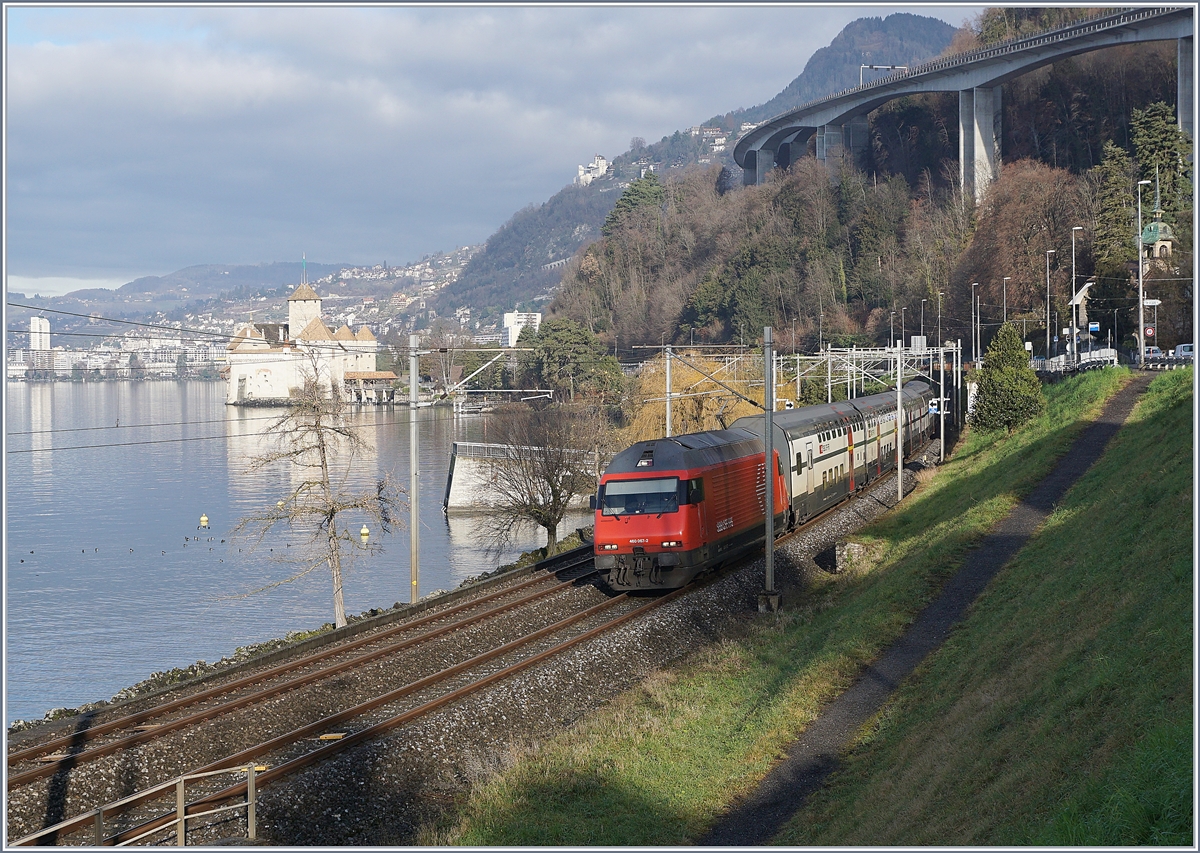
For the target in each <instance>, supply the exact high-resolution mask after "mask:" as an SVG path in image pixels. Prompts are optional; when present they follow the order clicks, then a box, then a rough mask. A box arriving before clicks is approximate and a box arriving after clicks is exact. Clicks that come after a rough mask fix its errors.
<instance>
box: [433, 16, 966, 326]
mask: <svg viewBox="0 0 1200 853" xmlns="http://www.w3.org/2000/svg"><path fill="white" fill-rule="evenodd" d="M953 34H954V28H953V27H951V26H950V25H948V24H946V23H945V22H944V21H940V20H938V19H936V18H928V17H923V16H919V15H910V14H904V13H900V14H895V15H890V16H888V17H887V18H886V19H881V18H862V19H859V20H857V21H854V22H853V23H851V24H849V25H848V26H847V27H846V28H845V29H844V30H843V31H842V32H841V33H840V34H839V35H838V36H837V37H836V38H835V39H834V41H833V42H832V43H831V44H830V45H829V46H828V47H824V48H821V49H820V50H818V51H817V52H816V53H815V54H814V55H813V56H812V57H811V58H810V59H809V61H808V63H807V64H806V65H805V67H804V70H803V72H802V73H801V74H800V75H799V76H798V77H796V78H795V79H794V80H792V82H791V83H789V84H788V85H787V87H786V88H785V89H784V90H783V91H782V92H780V93H779V94H778V95H776V96H775V97H774V98H772V99H771V100H770V101H768V102H767V103H766V104H762V105H760V106H758V107H752V108H750V109H737V110H734V111H732V112H730V113H727V114H725V115H724V116H714V117H713V118H711V119H709V120H708V121H707V122H702V123H703V124H706V125H710V126H719V127H724V128H725V129H726V130H729V131H736V130H737V129H738V128H740V126H741V123H742V122H756V121H761V120H762V119H764V118H767V117H770V116H773V115H777V114H778V113H781V112H785V111H786V110H788V109H791V108H792V107H795V106H798V105H799V104H801V103H803V102H805V101H808V100H812V99H813V98H819V97H823V96H825V95H828V94H832V93H833V92H836V91H839V90H841V89H845V88H847V87H849V86H855V85H857V84H858V77H859V65H860V64H862V63H868V64H869V63H875V64H915V63H917V62H921V61H925V60H928V59H932V58H933V57H935V56H937V55H939V54H940V53H941V52H942V51H943V50H944V49H945V48H946V47H947V45H949V43H950V40H951V37H952V36H953ZM784 73H786V70H785V71H784ZM732 150H733V144H732V139H730V141H729V143H728V145H727V147H726V151H725V152H723V153H719V154H712V155H711V159H712V160H713V162H716V163H721V164H724V165H730V164H732V162H733V161H732V157H731V152H732ZM939 152H940V149H939ZM705 154H706V149H705V146H704V144H703V142H702V141H701V140H700V139H699V138H697V137H693V136H691V135H690V134H689V133H688V132H687V130H686V129H681V130H680V131H677V132H676V133H674V134H672V135H670V136H665V137H663V138H662V139H661V140H660V141H658V142H653V143H650V144H646V143H645V141H644V140H640V139H635V140H632V144H631V147H630V150H629V151H626V152H624V153H622V154H620V155H618V156H616V157H610V158H609V159H610V162H611V163H612V170H611V173H610V176H609V177H608V178H606V179H605V178H602V179H599V180H597V181H594V182H593V183H592V184H591V185H590V186H587V187H581V186H576V185H569V186H567V187H565V188H564V189H562V190H561V191H559V192H558V193H557V194H555V195H554V196H553V197H552V198H550V199H549V200H548V201H546V202H545V203H544V204H541V205H531V206H530V207H527V208H525V209H524V210H521V211H519V212H518V213H516V214H515V215H514V216H513V217H512V219H510V220H509V221H508V222H507V223H505V224H504V226H503V227H501V228H500V230H499V231H497V232H496V233H495V234H493V235H492V236H491V237H490V238H488V241H487V243H486V245H485V247H484V250H483V251H482V252H480V253H479V254H478V255H476V256H475V258H473V259H472V261H471V262H470V264H468V265H467V267H466V269H465V270H463V274H462V275H461V276H460V277H459V280H458V281H457V282H456V283H455V284H454V285H452V286H451V287H448V288H446V290H445V291H444V293H443V294H442V296H441V297H440V299H439V305H438V311H439V313H448V309H451V308H455V307H458V306H460V305H468V306H470V307H471V308H472V309H473V311H474V312H475V316H476V317H477V318H478V317H483V316H487V315H488V314H489V313H494V312H495V311H506V310H512V309H513V308H515V307H517V306H518V305H522V304H525V305H527V306H528V305H530V304H531V302H532V300H534V299H535V298H536V297H538V296H539V295H540V294H544V293H546V292H548V291H549V290H550V289H551V288H553V287H555V286H557V285H558V283H559V281H560V279H561V275H562V268H561V267H559V268H552V269H549V270H547V269H543V266H544V265H545V264H547V263H550V262H553V261H556V260H559V259H561V258H566V257H570V256H571V255H572V254H574V253H575V252H576V251H577V250H578V249H579V248H580V247H582V246H584V245H585V244H587V243H590V242H591V241H593V240H595V239H596V238H597V237H599V236H600V226H601V224H602V223H603V222H604V219H605V217H606V216H607V215H608V213H609V211H610V210H611V209H612V207H613V204H614V203H615V202H616V200H617V198H618V196H619V195H620V192H621V190H622V189H623V187H622V186H620V185H621V184H625V183H628V182H629V181H630V180H634V179H636V178H638V177H639V175H640V174H641V166H642V165H643V163H642V162H641V161H644V163H645V164H648V165H653V166H654V167H655V168H656V169H657V170H658V171H659V172H664V173H665V172H666V171H668V170H671V169H673V168H680V167H684V166H688V165H692V164H695V163H697V161H698V160H699V159H700V157H701V156H703V155H705ZM488 309H490V311H489V310H488Z"/></svg>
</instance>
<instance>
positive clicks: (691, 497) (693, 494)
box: [687, 477, 704, 504]
mask: <svg viewBox="0 0 1200 853" xmlns="http://www.w3.org/2000/svg"><path fill="white" fill-rule="evenodd" d="M702 500H704V481H703V480H701V479H700V478H699V477H697V478H696V479H694V480H688V491H687V502H688V503H690V504H698V503H700V501H702Z"/></svg>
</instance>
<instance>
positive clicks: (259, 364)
mask: <svg viewBox="0 0 1200 853" xmlns="http://www.w3.org/2000/svg"><path fill="white" fill-rule="evenodd" d="M226 349H227V353H226V358H227V360H228V368H227V371H228V372H227V375H226V378H227V380H228V390H227V392H226V395H225V402H226V403H227V404H229V405H233V406H269V405H279V404H286V403H287V401H288V399H289V398H290V396H291V395H292V393H293V392H294V391H295V390H296V389H298V388H300V387H302V386H303V384H304V378H305V376H306V375H311V374H312V373H313V371H314V368H315V370H316V375H317V380H318V382H320V384H322V385H324V386H326V387H327V388H329V389H330V393H332V394H339V395H343V396H349V397H351V398H353V399H357V400H361V401H363V402H381V400H380V399H378V391H377V388H379V387H380V386H381V385H384V386H386V385H387V384H389V383H390V382H391V381H393V380H395V379H396V375H395V374H394V373H392V372H391V371H384V372H380V371H377V370H376V369H375V354H376V352H377V351H378V349H379V341H377V340H376V339H375V336H374V335H373V334H371V330H370V329H368V328H367V327H366V326H361V327H360V328H359V330H358V332H352V331H351V330H350V327H349V326H345V325H343V326H342V327H341V328H340V329H338V330H337V331H336V332H331V331H330V330H329V327H328V326H326V325H325V321H324V320H322V319H321V297H320V296H318V295H317V293H316V291H314V290H313V289H312V288H311V287H310V286H309V285H308V284H301V285H299V286H298V287H297V288H296V289H295V291H293V292H292V295H291V296H289V297H288V321H287V322H286V323H247V324H246V325H245V326H243V327H242V328H240V329H238V331H237V332H236V333H235V334H234V337H233V340H231V341H230V342H229V346H228V347H227V348H226Z"/></svg>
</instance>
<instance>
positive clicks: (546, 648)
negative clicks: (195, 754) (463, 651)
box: [9, 555, 670, 844]
mask: <svg viewBox="0 0 1200 853" xmlns="http://www.w3.org/2000/svg"><path fill="white" fill-rule="evenodd" d="M590 564H591V558H590V555H587V556H586V557H582V558H581V557H580V556H578V555H577V556H576V557H574V558H572V559H568V560H565V561H563V562H561V563H559V564H557V565H554V566H551V567H548V568H550V570H551V571H552V572H553V574H551V573H547V574H542V575H539V576H538V577H535V578H530V579H528V580H525V581H523V582H521V583H519V584H517V585H515V586H513V587H509V588H507V589H504V590H500V591H496V592H493V593H490V594H488V595H486V596H483V597H482V598H481V599H479V600H474V601H471V602H467V603H463V604H461V605H457V606H455V607H452V608H449V609H448V610H445V611H441V612H438V613H431V614H428V615H426V616H424V617H422V618H421V619H418V620H414V621H413V622H409V623H406V624H404V625H397V626H395V627H394V628H390V629H388V630H387V631H385V632H381V633H379V634H374V635H371V636H368V637H362V638H359V639H358V640H354V641H352V642H350V643H346V644H344V645H342V646H339V647H337V648H333V649H326V650H322V651H321V652H319V653H317V654H313V655H308V656H306V657H305V658H303V659H299V660H295V661H291V662H288V663H285V664H281V665H279V666H276V667H272V668H271V669H270V670H267V671H266V672H260V673H257V674H253V675H249V676H246V677H244V678H241V679H238V680H236V681H234V682H230V683H227V684H222V685H218V686H216V687H212V688H209V689H207V690H203V691H201V692H199V693H196V694H194V695H192V696H188V697H181V698H179V699H176V700H173V701H171V702H168V703H165V704H164V705H160V706H157V707H155V708H148V709H145V710H143V711H139V712H138V713H136V714H131V715H126V716H125V717H122V718H120V719H117V720H112V721H110V722H107V723H105V724H104V725H103V726H97V727H95V729H93V730H90V731H88V732H87V733H86V737H85V738H81V737H80V735H81V734H83V733H77V734H76V735H73V736H68V737H66V738H55V739H52V740H48V741H46V742H43V743H41V744H37V745H36V746H33V747H29V748H26V749H22V750H18V751H14V752H13V753H12V754H10V755H9V766H10V776H9V804H10V809H9V812H10V821H9V831H10V832H20V831H29V830H31V829H34V828H36V825H37V824H36V822H33V818H34V816H33V815H31V814H25V815H22V814H20V812H22V811H23V810H22V809H21V808H20V807H19V804H18V808H16V809H14V808H13V806H14V802H13V795H14V792H16V793H17V794H20V792H21V791H22V790H25V791H30V790H33V789H36V788H39V787H40V786H38V785H36V784H35V783H37V782H38V780H42V779H47V778H49V779H50V780H51V781H52V782H53V781H54V780H55V779H59V780H63V779H65V778H66V777H68V776H70V777H74V776H75V775H76V774H78V773H79V772H80V771H87V770H89V769H93V770H94V769H96V768H98V767H100V766H102V765H104V764H105V759H106V758H107V759H108V762H109V763H111V762H112V761H113V759H112V758H109V757H110V756H117V757H121V756H128V755H129V754H130V753H131V752H132V751H134V750H135V749H136V748H138V747H139V746H142V745H143V744H146V743H147V742H149V741H151V740H154V739H158V738H164V737H168V736H169V735H172V734H174V735H175V736H176V737H177V738H178V737H180V736H183V737H195V736H199V735H200V734H201V733H202V732H203V731H204V729H205V727H206V726H207V725H210V724H211V721H213V720H214V719H217V718H220V717H230V716H233V717H237V716H238V715H239V713H240V714H242V715H245V714H246V713H247V712H248V711H249V712H251V713H253V712H254V710H255V709H256V708H258V709H261V708H262V707H263V706H264V704H269V703H270V702H271V701H272V700H275V701H278V698H279V697H281V696H283V695H284V694H288V693H294V692H297V691H302V689H303V688H305V687H306V686H308V685H311V684H313V683H317V682H320V681H328V680H330V679H336V678H337V677H338V676H339V675H344V674H346V673H352V672H361V671H362V670H363V668H364V667H365V666H368V665H370V664H371V663H373V662H375V661H377V660H380V659H386V658H388V657H393V658H394V657H395V656H396V655H397V654H399V653H400V652H401V651H405V650H411V649H414V648H420V647H421V646H422V645H427V644H429V643H431V642H435V641H436V640H437V639H438V638H443V637H447V636H452V635H454V634H456V633H461V632H464V631H468V630H470V629H472V628H477V627H478V626H479V625H480V624H482V623H484V622H495V621H497V620H499V619H501V617H503V616H504V615H506V614H513V615H518V614H519V618H518V619H512V620H510V621H511V622H514V623H515V622H517V621H523V622H529V623H532V627H531V626H530V625H526V626H525V627H526V628H527V629H528V630H522V631H518V632H517V635H516V636H513V637H512V638H511V639H508V640H507V641H505V642H500V643H491V644H490V645H488V647H485V648H484V649H483V650H481V651H478V652H477V653H475V654H473V655H471V656H469V657H466V658H465V659H462V660H458V661H456V662H454V663H452V664H450V665H448V666H444V667H442V668H440V669H438V670H437V671H434V672H431V673H429V674H427V675H422V676H420V677H415V678H411V679H407V680H405V681H404V682H403V683H402V684H401V685H400V686H398V687H395V688H393V689H390V690H386V691H383V692H379V693H378V694H377V695H373V696H371V697H370V698H368V699H365V700H363V701H358V702H355V703H353V704H348V705H346V706H344V707H341V708H339V709H337V710H335V711H333V712H332V713H325V714H322V715H319V716H318V717H317V718H316V719H313V720H311V721H309V722H307V723H305V724H302V725H298V726H294V727H292V728H289V729H288V730H286V731H282V732H278V733H276V734H274V736H272V737H269V738H265V739H263V740H260V741H257V742H254V743H251V744H250V745H249V746H244V747H242V748H240V749H236V750H232V751H229V752H226V753H223V754H222V757H220V758H218V759H217V760H215V761H209V762H207V763H204V764H202V765H201V766H188V767H186V768H179V769H178V773H175V772H172V773H171V774H170V775H167V776H166V778H173V776H174V775H184V774H185V773H186V774H193V773H202V772H207V771H210V770H216V769H220V768H229V767H237V766H242V765H245V764H246V763H247V762H263V763H265V764H267V765H268V767H267V768H266V769H265V770H264V772H262V773H260V774H258V779H257V786H258V787H259V788H262V787H263V786H264V785H269V784H271V783H272V782H276V781H278V780H279V779H283V778H285V777H287V776H289V775H291V774H293V773H296V772H298V771H299V770H301V769H303V768H305V767H307V766H309V765H311V764H313V763H316V762H318V761H321V760H323V759H324V758H327V757H329V756H331V755H334V754H336V753H338V752H341V751H343V750H345V749H347V748H349V747H352V746H354V745H356V744H360V743H362V742H364V741H365V740H369V739H371V738H374V737H377V736H379V735H380V734H383V733H385V732H387V731H390V730H391V729H393V728H396V727H398V726H403V725H405V724H406V723H408V722H411V721H412V720H415V719H417V718H419V717H420V716H423V715H425V714H428V713H430V712H431V711H433V710H436V709H437V708H440V707H442V706H444V705H446V704H448V703H450V702H453V701H455V700H456V699H459V698H461V697H463V696H465V695H468V694H469V693H472V692H474V691H477V690H479V689H481V688H483V687H486V686H488V685H490V684H493V683H495V682H496V681H498V680H501V679H503V678H506V677H508V676H509V675H512V674H514V673H516V672H519V671H521V670H523V669H526V668H529V667H531V666H535V665H536V664H538V663H540V662H542V661H543V660H545V659H546V658H547V657H549V656H551V655H553V654H556V653H558V652H561V651H564V650H566V649H568V648H571V647H572V646H574V645H577V644H578V643H580V642H584V641H586V640H587V639H590V638H592V637H594V636H596V635H598V634H599V633H602V632H604V631H606V630H610V629H611V628H613V627H615V626H617V625H619V624H622V623H624V622H626V621H628V620H630V619H632V618H634V617H635V616H637V615H638V614H639V613H642V612H644V611H645V610H647V609H652V608H654V607H658V606H661V605H662V604H664V603H666V601H667V600H670V599H669V598H663V599H656V600H654V601H651V602H644V601H636V600H633V601H631V600H629V599H628V598H627V597H625V596H616V597H612V598H604V599H603V600H601V601H600V602H599V603H590V602H594V601H595V598H596V594H595V593H594V592H592V593H591V594H590V596H586V595H585V596H583V597H584V598H590V601H585V602H583V603H582V604H581V603H580V601H579V598H580V596H579V595H576V596H575V599H574V600H571V601H569V602H568V604H567V605H566V606H565V609H566V611H567V613H566V615H565V616H564V615H561V611H562V610H563V609H564V606H561V605H560V606H559V607H558V610H557V611H555V610H553V609H551V612H552V613H557V615H558V616H559V617H560V618H554V619H549V618H547V617H546V616H545V614H544V613H543V614H541V615H538V614H531V612H530V608H531V607H534V606H535V605H537V604H538V603H539V602H546V601H551V600H553V599H554V598H555V596H556V594H557V595H558V596H559V597H562V595H563V594H564V593H566V592H567V591H569V590H572V589H575V590H580V589H582V588H583V587H584V584H581V581H585V580H587V578H588V576H589V575H591V574H593V573H594V568H592V566H591V565H590ZM567 597H568V598H570V596H569V595H568V596H567ZM538 625H540V627H537V626H538ZM422 628H424V630H421V629H422ZM510 629H511V626H510ZM414 632H416V633H414ZM509 633H512V631H511V630H510V631H509ZM399 635H404V636H399ZM264 682H269V683H266V684H264ZM398 703H399V704H398ZM401 705H403V706H404V707H400V706H401ZM150 720H154V721H156V722H150V723H147V721H150ZM72 738H73V739H74V740H73V741H72ZM84 740H86V743H85V742H83V741H84ZM68 741H72V742H71V743H70V744H69V745H70V747H71V748H72V751H71V753H70V754H66V755H56V754H54V751H55V750H59V749H62V748H63V747H64V746H66V745H68V744H67V742H68ZM146 781H147V782H148V783H149V784H146V785H145V786H144V787H150V786H151V785H153V784H155V783H157V782H161V781H162V778H161V777H160V778H157V779H147V780H146ZM239 792H240V793H239ZM170 793H171V792H169V791H168V792H167V794H170ZM244 794H245V785H244V784H243V785H242V786H241V787H240V788H237V786H235V788H231V789H228V790H226V791H224V792H222V791H214V792H212V793H211V794H210V795H209V796H208V797H206V798H205V799H204V800H202V801H200V802H198V803H194V804H193V805H192V806H189V811H193V810H194V809H202V808H204V803H205V802H207V801H208V800H211V798H212V797H217V798H218V800H228V799H229V798H231V797H237V796H244ZM44 796H49V794H48V792H44ZM44 796H34V797H33V798H32V799H33V801H34V802H38V801H40V800H43V799H44ZM157 796H160V797H161V796H162V793H161V792H160V793H159V794H158V795H157ZM149 800H150V796H147V797H146V798H145V799H141V798H139V797H138V796H131V797H126V798H125V799H124V803H123V804H122V807H121V809H120V810H113V811H109V812H106V819H107V820H109V821H110V822H111V821H112V819H113V818H114V817H119V818H120V820H119V821H118V822H117V823H116V824H112V823H110V826H113V827H114V828H115V829H116V831H115V832H114V833H113V834H111V835H109V836H106V837H105V838H104V840H103V843H109V844H119V843H122V842H123V841H128V840H130V839H131V838H133V837H136V836H137V835H139V834H141V833H143V832H146V831H147V830H148V828H152V827H150V826H148V825H149V824H152V823H153V821H154V820H156V819H161V820H163V821H164V823H163V825H164V826H165V825H166V824H167V823H170V822H171V821H173V820H174V817H173V816H172V817H166V816H163V815H159V816H157V817H156V816H155V815H154V814H152V813H151V814H150V815H149V816H147V811H148V810H149V811H150V812H153V809H148V807H149ZM104 801H106V800H103V799H102V800H101V802H104ZM72 805H73V806H74V809H73V810H74V811H75V812H76V814H77V817H76V818H73V819H68V820H66V821H60V822H58V824H57V830H56V832H55V833H53V836H54V838H55V839H62V840H67V843H71V842H70V840H68V839H72V837H73V836H75V835H76V834H78V833H80V832H83V831H87V832H88V833H89V834H90V831H91V828H92V827H91V823H92V821H91V812H84V811H82V809H81V808H80V807H81V806H83V805H86V804H84V803H81V802H74V803H72ZM93 807H94V806H93ZM35 810H36V811H41V810H40V809H35ZM24 811H28V809H25V810H24ZM121 812H124V814H123V815H122V814H120V813H121ZM173 814H174V813H173V812H172V815H173ZM22 824H24V829H21V828H20V827H21V825H22ZM31 824H32V825H31ZM131 824H132V825H131ZM117 827H120V828H117ZM10 837H11V836H10ZM25 840H27V839H17V842H15V843H20V842H21V841H25ZM41 843H45V842H44V841H42V842H41ZM75 843H79V842H78V841H76V842H75ZM85 843H86V842H85Z"/></svg>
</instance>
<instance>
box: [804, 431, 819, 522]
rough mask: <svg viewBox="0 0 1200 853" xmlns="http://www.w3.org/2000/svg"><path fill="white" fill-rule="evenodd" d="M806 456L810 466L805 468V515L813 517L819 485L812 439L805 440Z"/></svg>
mask: <svg viewBox="0 0 1200 853" xmlns="http://www.w3.org/2000/svg"><path fill="white" fill-rule="evenodd" d="M804 454H805V457H806V458H807V460H808V464H807V465H805V466H804V468H805V470H806V471H807V472H808V475H807V477H806V480H805V484H804V514H805V515H811V514H812V512H813V509H814V508H815V507H816V504H817V501H816V492H817V484H816V479H815V473H814V469H813V442H812V439H811V438H809V439H805V441H804Z"/></svg>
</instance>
